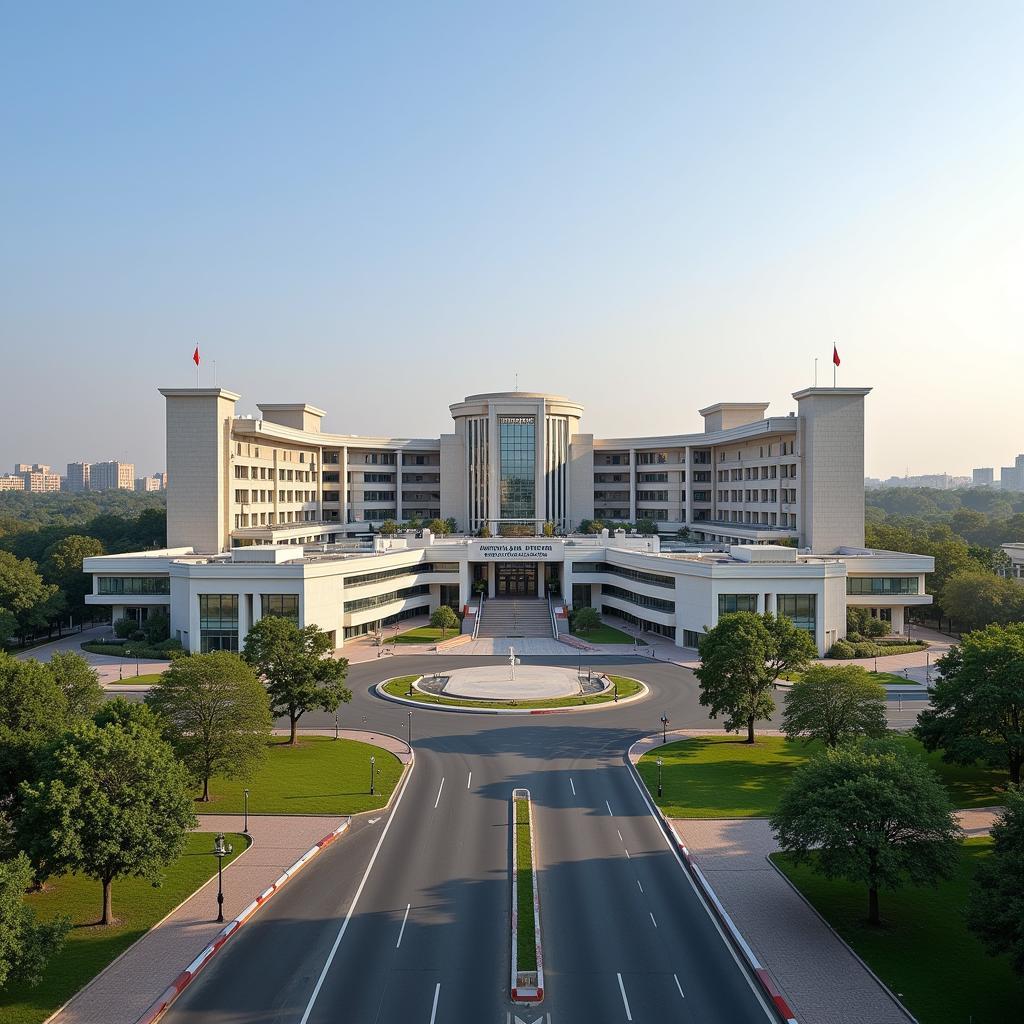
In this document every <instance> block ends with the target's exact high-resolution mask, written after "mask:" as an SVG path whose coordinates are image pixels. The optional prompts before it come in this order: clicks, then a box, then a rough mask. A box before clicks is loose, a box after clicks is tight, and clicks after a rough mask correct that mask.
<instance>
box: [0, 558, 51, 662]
mask: <svg viewBox="0 0 1024 1024" xmlns="http://www.w3.org/2000/svg"><path fill="white" fill-rule="evenodd" d="M58 610H59V592H58V590H57V588H56V587H55V586H53V585H52V584H50V583H46V582H44V581H43V577H42V576H41V575H40V574H39V570H38V567H37V566H36V564H35V562H33V561H32V560H31V559H28V558H16V557H15V556H14V555H12V554H11V553H10V552H9V551H0V624H2V623H3V622H6V623H7V625H8V628H10V627H11V623H13V629H14V631H15V632H17V634H18V635H19V636H20V637H21V639H22V640H25V639H26V638H27V637H28V636H30V635H32V634H33V633H34V632H35V631H36V630H38V629H41V628H42V627H45V626H46V625H47V624H48V622H49V621H50V620H51V618H53V616H54V615H55V614H56V612H57V611H58ZM3 613H5V614H3ZM6 639H7V637H0V643H2V642H3V641H4V640H6Z"/></svg>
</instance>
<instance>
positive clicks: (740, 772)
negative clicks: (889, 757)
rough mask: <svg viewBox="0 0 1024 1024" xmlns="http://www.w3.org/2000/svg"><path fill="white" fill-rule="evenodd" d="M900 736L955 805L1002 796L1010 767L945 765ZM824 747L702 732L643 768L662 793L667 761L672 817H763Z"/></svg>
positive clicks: (667, 805) (649, 758) (647, 758)
mask: <svg viewBox="0 0 1024 1024" xmlns="http://www.w3.org/2000/svg"><path fill="white" fill-rule="evenodd" d="M899 739H900V742H902V743H906V744H907V745H908V746H910V747H912V748H913V749H914V750H916V751H918V752H919V753H920V755H921V756H922V757H924V758H925V759H926V760H927V761H928V763H929V764H930V765H931V766H932V768H934V769H935V771H937V772H938V773H939V775H940V776H941V777H942V780H943V782H944V783H945V784H946V787H947V789H948V790H949V794H950V798H951V799H952V801H953V803H954V805H955V806H957V807H985V806H987V805H990V804H998V803H999V802H1000V800H1001V799H1002V791H1001V787H1003V786H1004V785H1005V784H1006V781H1007V774H1006V772H1000V771H995V770H993V769H991V768H985V767H981V766H977V767H974V766H972V767H968V768H961V767H958V766H956V765H948V764H944V763H943V762H942V760H941V757H940V755H939V754H938V753H933V754H927V753H925V750H924V748H923V747H922V746H921V745H920V743H918V742H917V740H915V739H913V738H912V737H910V736H901V737H900V738H899ZM820 749H821V746H820V745H819V744H817V743H811V744H805V743H803V742H802V741H797V742H795V743H791V742H790V741H789V740H786V739H784V738H783V737H781V736H759V737H758V738H757V742H756V743H754V744H753V746H751V745H750V744H748V743H744V742H743V741H742V740H740V739H737V738H736V737H734V736H725V735H722V736H700V737H695V738H694V739H689V740H680V741H678V742H676V743H670V744H668V746H665V747H659V748H657V749H656V750H653V751H651V752H650V753H648V754H645V755H644V756H643V757H642V758H641V759H640V764H639V769H640V775H641V777H642V778H643V780H644V782H646V784H647V788H648V789H649V790H650V791H651V793H652V794H656V793H657V790H658V768H657V765H656V763H655V759H656V758H658V757H661V758H662V759H663V760H664V762H665V764H664V767H663V769H662V771H663V775H664V794H665V795H664V797H662V798H661V799H659V800H657V803H658V805H659V806H660V807H661V808H662V810H663V811H664V812H665V813H666V814H667V815H668V816H669V817H670V818H759V817H767V816H768V815H770V814H771V813H772V812H773V811H774V810H775V807H776V805H777V804H778V801H779V797H780V796H781V795H782V791H783V789H785V787H786V785H787V784H788V783H789V780H790V777H791V776H792V774H793V770H794V769H795V768H797V767H798V766H799V765H801V764H803V763H804V762H805V761H806V760H807V759H808V758H809V757H810V756H811V755H812V754H814V753H815V752H816V751H818V750H820Z"/></svg>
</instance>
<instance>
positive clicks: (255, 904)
mask: <svg viewBox="0 0 1024 1024" xmlns="http://www.w3.org/2000/svg"><path fill="white" fill-rule="evenodd" d="M350 822H351V819H350V818H346V819H345V820H344V821H343V822H342V823H341V824H340V825H339V826H338V827H337V828H336V829H335V830H334V831H333V832H331V833H330V834H329V835H326V836H324V837H323V839H321V840H320V842H318V843H317V844H316V845H315V846H311V847H310V848H309V849H308V850H307V851H306V852H305V853H304V854H303V855H302V856H301V857H300V858H299V859H298V860H297V861H296V862H295V863H294V864H292V866H291V867H290V868H288V870H287V871H285V872H284V874H282V875H281V876H280V877H279V878H277V879H276V880H275V881H273V882H272V883H271V884H270V885H269V886H268V887H267V888H266V889H264V890H263V892H261V893H260V894H259V896H257V897H256V899H254V900H253V901H252V902H251V903H250V904H249V905H248V906H247V907H246V908H245V909H244V910H242V911H241V912H240V913H239V914H238V915H237V917H235V918H234V919H233V920H232V921H229V922H228V923H227V924H226V925H224V927H223V928H222V929H221V930H220V931H219V932H218V933H217V935H216V937H215V938H214V939H213V941H212V942H209V943H208V944H207V945H206V946H205V948H204V949H203V950H202V952H201V953H200V954H199V955H198V956H197V957H196V958H195V960H193V961H192V963H190V964H189V965H188V967H186V968H185V969H184V970H183V971H182V972H181V974H179V975H178V976H177V977H176V978H175V979H174V981H172V982H171V984H170V985H168V986H167V988H166V989H165V990H164V992H163V993H162V994H161V996H160V998H159V999H157V1001H156V1002H155V1003H153V1005H152V1006H150V1008H149V1009H148V1010H146V1012H145V1013H144V1014H143V1015H142V1016H141V1017H139V1019H138V1020H137V1021H136V1022H135V1024H155V1022H156V1021H158V1020H159V1019H160V1018H161V1017H162V1016H163V1015H164V1014H165V1013H166V1012H167V1011H168V1009H170V1007H171V1004H172V1003H173V1002H174V1000H175V999H177V998H178V996H180V995H181V993H182V992H184V991H185V989H186V988H188V986H189V985H190V984H191V983H192V981H193V980H194V979H195V977H196V975H197V974H198V973H199V972H200V971H201V970H202V969H203V968H204V967H205V966H206V965H207V964H208V963H209V962H210V960H211V959H212V958H213V956H214V955H215V954H216V953H217V951H218V950H219V949H220V948H221V947H222V946H223V945H224V943H225V942H227V941H228V939H230V938H231V936H232V935H234V934H235V932H236V931H238V929H239V928H241V927H242V925H243V924H245V923H246V921H248V920H249V919H250V918H251V917H252V916H253V914H255V913H256V911H257V910H259V908H260V907H262V906H263V904H264V903H266V902H267V900H269V899H270V897H271V896H273V895H274V893H276V892H277V891H278V890H279V889H280V888H281V887H282V886H283V885H284V884H285V883H286V882H287V881H288V880H289V879H290V878H292V877H293V876H294V875H295V874H296V873H297V872H299V871H301V870H302V868H304V867H305V866H306V865H307V864H308V863H309V862H310V861H311V860H312V859H313V858H314V857H315V856H317V854H318V853H320V851H321V850H323V849H324V848H325V847H328V846H330V845H331V843H333V842H334V840H335V839H337V838H338V836H340V835H341V834H342V833H343V832H344V831H345V830H346V829H347V828H348V826H349V824H350Z"/></svg>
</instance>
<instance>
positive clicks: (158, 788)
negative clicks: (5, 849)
mask: <svg viewBox="0 0 1024 1024" xmlns="http://www.w3.org/2000/svg"><path fill="white" fill-rule="evenodd" d="M21 789H22V795H23V801H24V806H23V810H22V818H23V819H24V826H25V827H24V831H25V834H26V835H27V836H30V837H31V839H30V840H29V843H28V847H27V849H26V852H27V853H28V855H29V857H30V858H31V859H32V860H33V862H34V863H37V864H38V863H40V862H41V861H42V862H46V863H48V864H49V865H50V866H51V869H52V870H64V871H78V872H81V873H82V874H84V875H86V876H88V877H89V878H94V879H96V880H97V881H98V882H100V884H101V885H102V886H103V913H102V917H101V919H100V923H101V924H110V923H111V921H112V920H113V913H112V899H111V890H112V886H113V883H114V882H115V881H116V880H117V879H118V878H128V877H145V876H151V875H155V874H156V873H157V872H158V871H159V870H160V869H161V868H163V867H165V866H166V865H167V864H169V863H170V862H171V861H172V860H174V859H175V858H176V857H178V856H179V855H180V854H181V852H182V850H183V849H184V847H185V839H186V835H187V833H188V830H189V829H190V828H193V827H194V826H195V824H196V816H195V812H194V811H193V804H192V793H191V781H190V779H189V777H188V771H187V769H186V768H185V766H184V765H183V764H182V763H181V762H180V761H179V760H178V759H177V758H176V757H175V756H174V751H173V750H172V749H171V747H170V745H169V744H168V743H166V742H165V741H164V740H162V739H161V738H160V737H159V736H158V735H157V734H156V732H154V731H153V730H152V729H149V728H145V727H143V726H140V725H138V724H136V723H131V724H129V725H128V726H127V727H126V726H123V725H121V724H119V723H117V722H111V723H109V724H107V725H105V726H102V727H100V726H97V725H95V724H94V723H92V722H83V723H80V724H78V725H77V726H75V728H74V729H73V730H72V731H71V732H69V733H66V734H65V735H64V737H63V738H62V739H61V740H60V741H59V742H58V743H57V744H56V745H55V746H54V747H53V748H51V750H50V752H49V754H48V756H47V757H46V758H45V760H44V761H43V763H42V765H41V770H40V772H39V777H38V779H36V780H35V781H33V782H32V783H28V782H23V783H22V786H21Z"/></svg>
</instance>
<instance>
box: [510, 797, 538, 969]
mask: <svg viewBox="0 0 1024 1024" xmlns="http://www.w3.org/2000/svg"><path fill="white" fill-rule="evenodd" d="M514 803H515V815H516V887H517V888H516V911H517V912H518V915H519V928H518V930H517V932H516V968H517V969H518V970H520V971H535V970H537V931H536V928H535V922H534V920H533V850H532V849H531V848H530V801H529V800H522V799H517V800H515V801H514Z"/></svg>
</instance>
